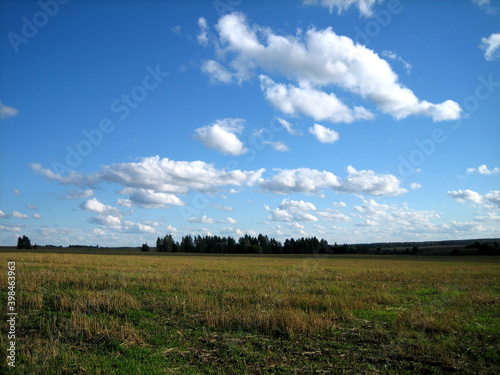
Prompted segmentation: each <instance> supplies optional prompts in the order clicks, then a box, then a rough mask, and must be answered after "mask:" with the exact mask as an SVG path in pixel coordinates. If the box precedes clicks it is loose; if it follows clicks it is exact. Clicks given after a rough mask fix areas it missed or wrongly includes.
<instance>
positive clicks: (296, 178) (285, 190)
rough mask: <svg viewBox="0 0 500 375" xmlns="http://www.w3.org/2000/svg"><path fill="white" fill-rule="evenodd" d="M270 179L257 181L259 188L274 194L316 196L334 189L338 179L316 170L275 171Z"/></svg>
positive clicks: (331, 174) (328, 173) (330, 174)
mask: <svg viewBox="0 0 500 375" xmlns="http://www.w3.org/2000/svg"><path fill="white" fill-rule="evenodd" d="M277 171H278V173H277V174H275V175H274V176H272V177H271V178H269V179H267V180H265V179H260V180H259V186H260V187H261V188H262V189H264V190H267V191H271V192H273V193H276V194H290V193H294V192H295V193H307V194H317V193H320V192H321V191H323V190H324V189H325V188H331V189H335V188H336V187H338V186H339V185H340V182H339V179H338V178H337V176H335V175H334V174H333V173H331V172H327V171H318V170H316V169H309V168H298V169H277Z"/></svg>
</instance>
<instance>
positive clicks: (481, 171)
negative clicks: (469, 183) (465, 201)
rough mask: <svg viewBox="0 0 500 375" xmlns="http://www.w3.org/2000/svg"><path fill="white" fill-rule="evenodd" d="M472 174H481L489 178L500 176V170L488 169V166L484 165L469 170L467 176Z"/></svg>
mask: <svg viewBox="0 0 500 375" xmlns="http://www.w3.org/2000/svg"><path fill="white" fill-rule="evenodd" d="M471 173H479V174H482V175H486V176H489V175H492V174H499V173H500V168H498V167H495V168H493V169H488V167H487V166H486V164H483V165H480V166H479V167H477V168H467V174H471Z"/></svg>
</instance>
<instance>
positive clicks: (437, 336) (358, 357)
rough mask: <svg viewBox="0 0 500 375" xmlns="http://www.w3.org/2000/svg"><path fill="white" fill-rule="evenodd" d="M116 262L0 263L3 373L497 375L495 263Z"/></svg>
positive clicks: (374, 259) (116, 258) (54, 258)
mask: <svg viewBox="0 0 500 375" xmlns="http://www.w3.org/2000/svg"><path fill="white" fill-rule="evenodd" d="M124 253H125V252H123V253H120V254H124ZM120 254H118V253H117V254H113V255H105V254H81V253H80V254H71V253H66V254H63V253H60V254H53V253H45V252H43V251H38V252H36V253H35V252H25V253H19V252H18V253H14V252H10V253H9V252H2V253H0V259H1V263H0V264H2V267H1V268H2V270H1V271H0V283H1V285H2V292H1V300H0V304H1V305H0V306H2V307H1V309H2V311H3V312H4V313H3V315H4V318H2V319H1V322H0V327H1V333H0V343H1V346H2V352H3V353H5V352H6V351H7V348H8V345H9V340H8V339H7V330H8V328H9V326H8V323H7V314H6V311H7V262H8V261H15V264H16V266H15V268H16V271H15V272H16V276H15V277H16V303H17V306H16V307H17V312H18V315H17V317H16V319H17V321H16V355H17V356H16V368H15V369H8V366H7V360H6V359H5V357H6V356H5V355H4V358H3V359H2V362H1V366H2V367H1V369H0V372H2V373H7V372H8V373H12V374H165V373H166V374H169V373H171V374H375V373H382V374H405V373H407V374H410V373H424V374H455V373H456V374H478V373H481V374H498V373H500V352H499V347H500V319H499V317H500V309H499V298H500V262H499V260H500V259H499V258H495V257H478V256H471V257H416V256H415V257H414V256H404V257H398V256H392V255H391V256H389V255H385V256H382V255H380V256H375V255H373V256H372V255H370V256H366V255H360V256H354V255H350V256H349V255H345V256H340V255H337V256H330V257H326V256H325V257H301V256H294V257H293V256H215V255H214V256H201V255H199V256H182V255H175V256H174V255H165V254H161V255H160V254H152V253H148V254H140V253H129V255H120Z"/></svg>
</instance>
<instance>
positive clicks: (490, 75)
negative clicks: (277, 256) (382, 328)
mask: <svg viewBox="0 0 500 375" xmlns="http://www.w3.org/2000/svg"><path fill="white" fill-rule="evenodd" d="M0 6H1V9H0V35H1V38H0V48H1V51H2V52H1V56H2V58H1V60H0V83H1V84H0V210H1V211H0V244H2V245H13V244H15V243H16V239H17V237H18V236H20V235H28V236H29V237H30V238H31V240H32V242H35V243H38V244H41V245H44V244H55V245H69V244H89V245H95V244H99V245H101V246H121V245H130V246H139V245H140V244H141V243H143V242H149V243H150V244H153V243H154V241H155V239H156V237H158V236H164V235H165V234H167V233H171V234H172V235H174V237H176V238H177V239H180V237H181V236H183V235H186V234H193V235H197V234H202V235H203V234H213V235H231V236H234V237H239V236H241V235H243V234H245V233H248V234H252V235H255V234H258V233H264V234H267V235H269V236H272V237H275V238H278V239H281V240H284V239H285V238H289V237H302V236H317V237H321V238H325V239H327V240H328V241H329V242H332V243H333V242H339V243H359V242H374V241H414V240H417V241H425V240H441V239H443V240H444V239H463V238H487V237H500V216H499V212H498V210H499V208H500V191H499V182H500V154H499V151H498V150H499V147H498V146H499V144H498V143H499V135H500V134H499V125H500V124H499V122H500V109H499V108H500V107H499V106H498V103H499V102H500V69H499V62H500V22H499V20H500V18H499V17H500V4H499V3H498V2H495V1H487V0H475V1H472V0H463V1H455V2H448V1H440V2H437V1H433V2H430V1H403V0H401V1H398V0H380V1H375V0H296V1H272V2H271V1H249V0H241V1H239V0H221V1H189V2H187V1H164V2H156V1H140V2H139V1H129V2H120V3H118V2H114V1H100V2H84V1H76V0H74V1H63V0H45V1H44V0H42V1H40V2H35V1H1V2H0Z"/></svg>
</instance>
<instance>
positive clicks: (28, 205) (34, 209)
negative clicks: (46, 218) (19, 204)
mask: <svg viewBox="0 0 500 375" xmlns="http://www.w3.org/2000/svg"><path fill="white" fill-rule="evenodd" d="M26 208H29V209H30V210H33V211H36V210H38V207H37V206H34V205H32V204H27V205H26Z"/></svg>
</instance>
